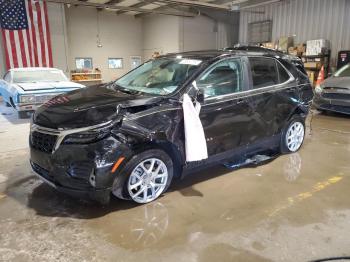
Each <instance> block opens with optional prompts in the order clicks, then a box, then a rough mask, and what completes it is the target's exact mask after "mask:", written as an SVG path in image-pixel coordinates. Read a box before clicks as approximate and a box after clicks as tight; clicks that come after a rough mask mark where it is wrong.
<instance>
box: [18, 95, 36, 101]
mask: <svg viewBox="0 0 350 262" xmlns="http://www.w3.org/2000/svg"><path fill="white" fill-rule="evenodd" d="M19 102H20V103H35V96H33V95H25V96H20V97H19Z"/></svg>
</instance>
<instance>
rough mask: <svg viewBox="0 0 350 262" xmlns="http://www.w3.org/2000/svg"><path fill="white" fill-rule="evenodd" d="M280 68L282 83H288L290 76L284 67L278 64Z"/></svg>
mask: <svg viewBox="0 0 350 262" xmlns="http://www.w3.org/2000/svg"><path fill="white" fill-rule="evenodd" d="M277 67H278V74H279V76H280V81H279V82H280V83H284V82H287V81H288V80H289V78H290V76H289V74H288V73H287V71H286V69H284V68H283V66H282V65H281V64H280V63H278V62H277Z"/></svg>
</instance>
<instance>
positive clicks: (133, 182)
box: [127, 158, 168, 203]
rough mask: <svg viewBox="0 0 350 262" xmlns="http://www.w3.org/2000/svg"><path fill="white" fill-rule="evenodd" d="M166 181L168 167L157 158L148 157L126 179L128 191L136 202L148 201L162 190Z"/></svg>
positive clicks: (156, 196) (153, 198)
mask: <svg viewBox="0 0 350 262" xmlns="http://www.w3.org/2000/svg"><path fill="white" fill-rule="evenodd" d="M167 181H168V169H167V167H166V165H165V164H164V162H163V161H162V160H160V159H158V158H149V159H146V160H143V161H142V162H141V163H139V164H138V165H137V166H136V167H135V168H134V169H133V171H132V172H131V174H130V177H129V179H128V184H127V188H128V192H129V195H130V197H131V198H132V200H134V201H135V202H137V203H148V202H151V201H153V200H155V199H156V198H158V197H159V195H160V194H161V193H162V192H163V191H164V189H165V187H166V185H167Z"/></svg>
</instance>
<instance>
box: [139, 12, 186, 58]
mask: <svg viewBox="0 0 350 262" xmlns="http://www.w3.org/2000/svg"><path fill="white" fill-rule="evenodd" d="M179 30H180V28H179V17H175V16H165V15H151V16H146V17H145V18H142V35H143V54H144V57H145V60H147V59H149V58H151V56H152V54H153V53H154V52H159V53H160V54H166V53H172V52H178V51H180V45H179V44H180V43H179V41H180V40H179V32H180V31H179Z"/></svg>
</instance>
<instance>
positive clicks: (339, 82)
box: [323, 77, 350, 90]
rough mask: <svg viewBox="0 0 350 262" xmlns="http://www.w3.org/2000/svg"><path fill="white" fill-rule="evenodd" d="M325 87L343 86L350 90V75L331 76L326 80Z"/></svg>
mask: <svg viewBox="0 0 350 262" xmlns="http://www.w3.org/2000/svg"><path fill="white" fill-rule="evenodd" d="M323 85H324V87H341V88H346V89H349V90H350V77H330V78H327V79H326V80H325V81H324V84H323Z"/></svg>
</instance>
